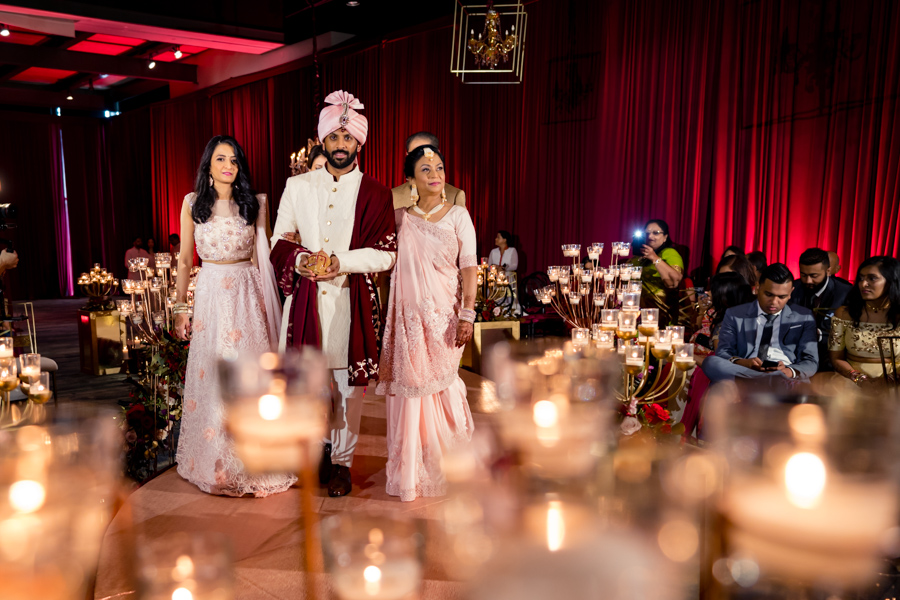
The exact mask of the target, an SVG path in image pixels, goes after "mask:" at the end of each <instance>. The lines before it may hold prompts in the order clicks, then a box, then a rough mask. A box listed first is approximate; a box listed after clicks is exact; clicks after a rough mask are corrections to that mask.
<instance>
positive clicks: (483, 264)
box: [481, 256, 488, 267]
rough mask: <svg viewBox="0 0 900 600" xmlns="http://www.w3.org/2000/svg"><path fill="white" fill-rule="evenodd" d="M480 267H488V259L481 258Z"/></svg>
mask: <svg viewBox="0 0 900 600" xmlns="http://www.w3.org/2000/svg"><path fill="white" fill-rule="evenodd" d="M481 266H482V267H486V266H488V259H487V258H486V257H484V256H482V257H481Z"/></svg>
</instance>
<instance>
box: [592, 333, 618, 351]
mask: <svg viewBox="0 0 900 600" xmlns="http://www.w3.org/2000/svg"><path fill="white" fill-rule="evenodd" d="M594 344H595V345H596V347H597V348H600V349H601V350H612V349H613V348H614V347H615V344H616V335H615V333H613V332H612V331H603V330H601V331H599V332H598V333H597V335H596V336H594Z"/></svg>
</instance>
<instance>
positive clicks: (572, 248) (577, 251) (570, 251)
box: [562, 244, 581, 258]
mask: <svg viewBox="0 0 900 600" xmlns="http://www.w3.org/2000/svg"><path fill="white" fill-rule="evenodd" d="M562 252H563V256H566V257H569V258H577V257H578V256H580V255H581V244H563V245H562Z"/></svg>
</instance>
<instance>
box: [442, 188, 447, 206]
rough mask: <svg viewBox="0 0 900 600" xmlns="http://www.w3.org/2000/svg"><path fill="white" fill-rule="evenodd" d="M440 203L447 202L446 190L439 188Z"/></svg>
mask: <svg viewBox="0 0 900 600" xmlns="http://www.w3.org/2000/svg"><path fill="white" fill-rule="evenodd" d="M441 204H447V190H446V189H442V190H441Z"/></svg>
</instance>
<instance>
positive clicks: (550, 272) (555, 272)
mask: <svg viewBox="0 0 900 600" xmlns="http://www.w3.org/2000/svg"><path fill="white" fill-rule="evenodd" d="M547 278H548V279H550V281H551V282H554V281H556V280H557V279H559V267H547Z"/></svg>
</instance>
